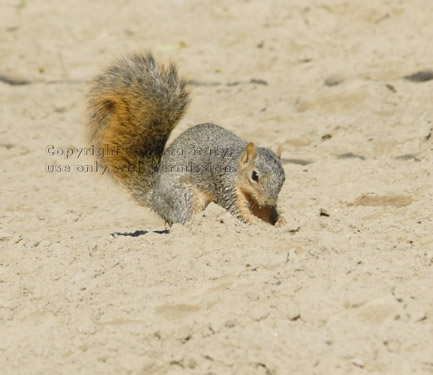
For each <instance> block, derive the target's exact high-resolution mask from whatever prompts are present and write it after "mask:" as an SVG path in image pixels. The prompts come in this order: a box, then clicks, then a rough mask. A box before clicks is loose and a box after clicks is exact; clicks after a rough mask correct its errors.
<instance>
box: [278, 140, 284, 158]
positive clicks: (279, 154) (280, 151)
mask: <svg viewBox="0 0 433 375" xmlns="http://www.w3.org/2000/svg"><path fill="white" fill-rule="evenodd" d="M282 153H283V145H282V144H281V143H280V144H279V145H278V148H277V158H278V159H281V154H282Z"/></svg>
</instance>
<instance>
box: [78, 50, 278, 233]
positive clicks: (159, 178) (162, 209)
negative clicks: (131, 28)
mask: <svg viewBox="0 0 433 375" xmlns="http://www.w3.org/2000/svg"><path fill="white" fill-rule="evenodd" d="M188 85H189V81H187V80H186V79H185V78H182V77H180V76H179V75H178V72H177V68H176V66H175V65H174V64H173V63H170V64H169V65H168V66H165V65H162V64H161V63H159V62H157V61H156V60H155V58H154V57H153V55H152V53H150V52H145V53H133V54H130V55H126V56H123V57H120V58H118V59H117V60H116V61H115V62H114V63H113V64H112V65H111V66H109V67H108V68H106V69H105V70H104V71H103V72H102V73H101V74H99V75H98V76H97V77H96V78H95V79H94V80H93V81H92V84H91V87H90V90H89V93H88V95H87V122H86V130H87V133H88V138H89V141H90V142H91V144H93V145H94V146H95V147H101V148H104V149H105V151H106V152H104V155H103V157H102V163H104V165H105V166H107V169H108V171H109V174H110V175H111V176H112V177H114V179H115V180H117V181H119V182H120V183H121V184H122V185H123V186H124V187H126V189H127V190H128V191H129V192H130V193H131V194H132V196H133V197H134V198H135V199H136V200H137V201H138V203H140V204H142V205H144V206H148V207H150V208H151V209H152V210H154V211H155V212H156V213H158V214H159V215H160V216H161V217H162V218H163V219H164V220H165V222H166V223H168V224H169V225H172V224H173V223H182V224H184V223H186V222H188V221H189V220H191V218H192V216H193V215H194V214H196V213H199V212H201V211H203V210H204V209H205V208H206V207H207V205H208V204H209V203H210V202H215V203H216V204H218V205H220V206H222V207H224V208H225V209H226V210H228V211H229V212H230V213H231V214H232V215H234V216H235V217H237V218H238V219H240V220H241V221H243V222H245V223H251V224H253V223H256V222H257V221H259V220H258V219H261V220H263V221H265V222H267V223H270V224H272V225H281V224H283V223H284V219H283V217H282V216H280V215H279V213H278V211H277V198H278V194H279V192H280V190H281V187H282V185H283V183H284V180H285V175H284V170H283V168H282V166H281V147H279V148H278V151H277V154H275V153H274V152H273V151H271V150H270V149H267V148H260V147H256V146H255V145H254V143H252V142H249V143H248V142H245V141H244V140H242V139H241V138H239V137H237V136H236V135H234V134H233V133H231V132H230V131H228V130H226V129H224V128H222V127H221V126H218V125H215V124H212V123H206V124H200V125H195V126H193V127H191V128H189V129H188V130H186V131H185V132H183V133H182V134H180V135H179V136H178V137H177V138H176V139H175V140H174V141H173V142H172V143H171V145H170V146H169V147H166V143H167V140H168V137H169V136H170V133H171V131H172V130H173V129H174V128H175V126H176V125H177V124H178V122H179V120H180V119H181V118H182V117H183V115H184V113H185V111H186V109H187V107H188V105H189V102H190V97H189V95H190V94H189V90H188Z"/></svg>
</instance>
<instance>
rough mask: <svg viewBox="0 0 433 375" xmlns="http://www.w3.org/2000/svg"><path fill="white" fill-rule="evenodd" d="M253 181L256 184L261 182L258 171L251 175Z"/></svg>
mask: <svg viewBox="0 0 433 375" xmlns="http://www.w3.org/2000/svg"><path fill="white" fill-rule="evenodd" d="M251 179H252V180H253V181H255V182H258V181H259V175H258V174H257V172H256V171H253V173H251Z"/></svg>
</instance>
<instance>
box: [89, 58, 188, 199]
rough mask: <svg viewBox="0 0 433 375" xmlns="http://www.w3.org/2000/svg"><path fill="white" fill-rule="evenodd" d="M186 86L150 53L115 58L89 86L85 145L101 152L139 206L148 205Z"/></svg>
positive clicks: (179, 115)
mask: <svg viewBox="0 0 433 375" xmlns="http://www.w3.org/2000/svg"><path fill="white" fill-rule="evenodd" d="M186 85H187V81H186V80H185V79H183V78H180V77H178V74H177V70H176V67H175V66H174V65H173V64H170V65H169V66H168V67H165V66H163V65H161V64H158V63H157V62H155V59H154V58H153V56H152V54H150V53H146V54H138V53H137V54H132V55H129V56H126V57H122V58H120V59H118V60H117V61H116V62H115V63H114V64H113V65H112V66H110V67H108V68H107V69H106V70H105V71H104V72H102V73H101V74H100V75H99V76H97V77H96V78H95V79H94V81H93V83H92V87H91V89H90V92H89V94H88V97H87V98H88V108H87V113H88V135H89V138H90V141H91V143H92V144H94V145H95V147H102V148H104V149H105V153H104V157H103V158H102V161H103V163H104V164H105V165H106V166H107V167H108V170H109V172H110V173H111V175H112V176H113V177H114V178H115V179H116V180H118V181H119V182H121V183H122V184H123V185H124V186H125V187H126V188H127V189H128V190H129V191H130V192H131V194H132V195H133V196H134V197H135V198H136V199H137V200H138V201H139V202H140V203H141V204H148V203H149V200H150V197H151V192H152V186H153V175H154V172H155V170H156V169H157V168H158V166H159V164H160V160H161V156H162V153H163V151H164V146H165V144H166V142H167V139H168V137H169V135H170V133H171V131H172V130H173V129H174V128H175V126H176V125H177V123H178V122H179V120H180V119H181V118H182V116H183V114H184V113H185V111H186V108H187V106H188V103H189V94H188V91H187V89H186Z"/></svg>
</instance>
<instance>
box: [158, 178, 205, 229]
mask: <svg viewBox="0 0 433 375" xmlns="http://www.w3.org/2000/svg"><path fill="white" fill-rule="evenodd" d="M160 186H161V187H160V188H159V189H155V190H154V194H153V197H152V202H153V205H152V208H153V209H154V210H155V211H156V212H157V213H158V214H159V215H160V216H161V217H162V218H163V219H165V220H166V222H168V223H169V224H174V223H181V224H185V223H186V222H188V221H190V220H191V218H192V216H193V215H194V214H196V213H200V212H202V211H203V210H204V209H205V208H206V207H207V205H208V204H209V203H210V202H211V201H212V200H213V195H211V194H208V193H206V192H203V191H201V190H200V189H199V188H197V187H196V186H195V185H194V184H193V183H191V182H190V181H188V180H180V181H177V182H175V183H172V184H161V185H160ZM162 186H164V187H168V188H162ZM155 191H157V192H158V193H157V194H155Z"/></svg>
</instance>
